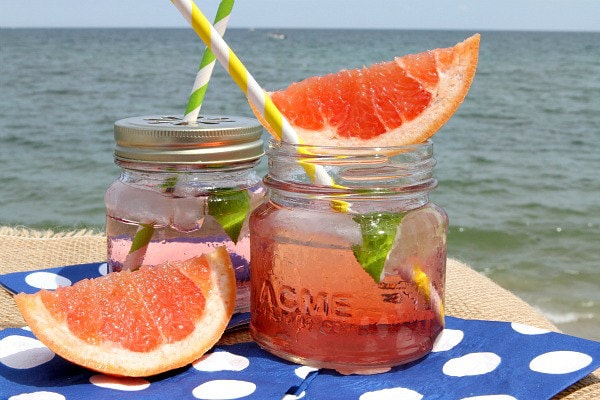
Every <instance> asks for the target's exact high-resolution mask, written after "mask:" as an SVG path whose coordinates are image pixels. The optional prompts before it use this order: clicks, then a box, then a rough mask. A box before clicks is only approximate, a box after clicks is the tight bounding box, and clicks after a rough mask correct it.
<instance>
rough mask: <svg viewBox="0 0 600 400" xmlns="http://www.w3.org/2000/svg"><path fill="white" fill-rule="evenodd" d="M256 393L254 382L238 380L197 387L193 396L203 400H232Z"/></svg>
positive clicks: (219, 381) (221, 381)
mask: <svg viewBox="0 0 600 400" xmlns="http://www.w3.org/2000/svg"><path fill="white" fill-rule="evenodd" d="M255 391H256V385H255V384H254V383H252V382H246V381H237V380H226V379H223V380H214V381H208V382H205V383H203V384H202V385H200V386H197V387H196V388H194V390H193V391H192V395H193V396H194V397H195V398H197V399H201V400H230V399H239V398H242V397H246V396H249V395H251V394H252V393H254V392H255Z"/></svg>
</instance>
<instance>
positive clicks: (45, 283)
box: [25, 271, 71, 290]
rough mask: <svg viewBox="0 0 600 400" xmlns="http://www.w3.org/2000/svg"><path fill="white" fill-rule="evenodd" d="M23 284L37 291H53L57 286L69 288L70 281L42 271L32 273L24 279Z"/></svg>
mask: <svg viewBox="0 0 600 400" xmlns="http://www.w3.org/2000/svg"><path fill="white" fill-rule="evenodd" d="M25 282H27V284H28V285H29V286H32V287H34V288H38V289H51V290H53V289H56V288H57V287H59V286H71V281H70V280H69V279H67V278H65V277H64V276H60V275H58V274H53V273H52V272H44V271H39V272H32V273H31V274H29V275H27V276H26V277H25Z"/></svg>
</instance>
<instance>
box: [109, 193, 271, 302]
mask: <svg viewBox="0 0 600 400" xmlns="http://www.w3.org/2000/svg"><path fill="white" fill-rule="evenodd" d="M249 194H250V199H251V207H252V208H254V207H256V206H257V205H258V204H260V203H261V202H262V199H263V196H264V189H263V187H262V185H260V184H259V185H256V186H255V187H253V188H251V189H250V190H249ZM122 196H127V197H130V198H135V199H136V201H135V202H132V203H131V204H132V205H134V206H135V207H133V208H132V209H129V208H127V207H123V206H121V208H120V209H119V208H118V207H116V206H117V204H118V202H116V201H115V202H114V203H113V201H114V200H116V199H118V198H120V197H122ZM106 199H107V202H106V203H107V218H106V233H107V238H108V265H109V269H110V270H111V271H120V270H122V269H124V268H125V269H129V268H132V267H136V266H139V265H158V264H162V263H164V262H167V261H176V260H187V259H189V258H192V257H194V256H198V255H201V254H203V253H206V252H210V251H211V250H213V249H214V248H215V247H218V246H225V247H226V248H227V250H228V252H229V255H230V257H231V261H232V264H233V267H234V269H235V274H236V280H237V285H238V287H237V306H236V312H242V311H248V304H249V296H250V294H249V291H250V288H249V285H250V238H249V232H248V223H247V221H246V222H245V223H244V225H243V227H242V230H241V232H240V235H239V238H238V241H237V242H233V241H232V240H231V238H229V236H228V235H227V234H226V233H225V231H224V230H223V227H222V226H221V225H219V223H218V222H217V221H216V220H215V219H214V218H213V217H212V216H210V215H206V199H207V196H198V197H193V198H191V199H190V198H177V197H172V196H171V195H169V194H165V193H159V192H156V191H148V190H143V189H141V190H140V189H136V188H134V187H131V186H128V185H126V184H123V183H122V182H115V183H113V185H111V187H110V188H109V189H108V191H107V194H106ZM136 210H137V211H136ZM148 210H154V212H155V214H154V215H152V212H149V211H148ZM159 211H163V213H160V212H159ZM177 214H178V216H177ZM141 224H144V225H145V226H152V227H153V228H154V232H153V234H152V237H151V239H150V241H149V243H148V245H147V246H145V247H143V248H141V249H139V250H137V251H135V252H133V253H130V249H131V246H132V242H133V238H134V237H135V235H136V233H137V232H138V230H139V229H140V226H141Z"/></svg>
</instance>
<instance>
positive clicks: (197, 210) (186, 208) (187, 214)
mask: <svg viewBox="0 0 600 400" xmlns="http://www.w3.org/2000/svg"><path fill="white" fill-rule="evenodd" d="M205 203H206V197H205V196H200V197H174V198H172V199H171V207H172V218H171V226H172V227H173V228H174V229H175V230H177V231H179V232H191V231H194V230H196V229H199V228H200V227H201V226H202V223H203V222H204V205H205Z"/></svg>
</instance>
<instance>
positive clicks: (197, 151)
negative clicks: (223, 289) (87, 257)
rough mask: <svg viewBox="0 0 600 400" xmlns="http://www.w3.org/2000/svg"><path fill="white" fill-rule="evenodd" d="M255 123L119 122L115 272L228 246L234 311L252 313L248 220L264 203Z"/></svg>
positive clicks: (111, 212)
mask: <svg viewBox="0 0 600 400" xmlns="http://www.w3.org/2000/svg"><path fill="white" fill-rule="evenodd" d="M261 137H262V127H261V125H260V124H259V123H258V122H257V121H256V120H254V119H250V118H243V117H234V116H203V117H201V118H199V119H198V122H197V123H191V124H184V123H182V121H181V118H178V117H164V116H146V117H133V118H126V119H123V120H120V121H117V122H116V123H115V141H116V147H115V163H116V164H117V165H118V166H119V167H120V168H121V174H120V176H119V178H118V179H116V180H115V181H114V182H113V183H112V184H111V185H110V187H109V188H108V190H107V191H106V196H105V203H106V234H107V239H108V264H109V269H110V270H112V271H120V270H122V269H136V268H138V267H139V266H140V265H156V264H160V263H163V262H166V261H173V260H185V259H189V258H191V257H194V256H196V255H199V254H202V253H205V252H207V251H209V250H211V248H214V247H216V246H226V248H227V250H228V251H229V254H230V256H231V260H232V263H233V266H234V268H235V274H236V278H237V302H236V312H243V311H248V308H249V296H250V295H249V290H250V289H249V279H250V239H249V231H248V216H249V214H250V212H251V211H252V210H253V209H254V208H255V207H257V206H258V205H259V204H260V203H261V202H262V201H263V198H264V196H265V189H264V186H263V184H262V182H261V178H260V177H259V176H258V175H257V172H256V167H257V166H258V164H259V162H260V159H261V156H262V155H263V154H264V148H263V141H262V138H261Z"/></svg>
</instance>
